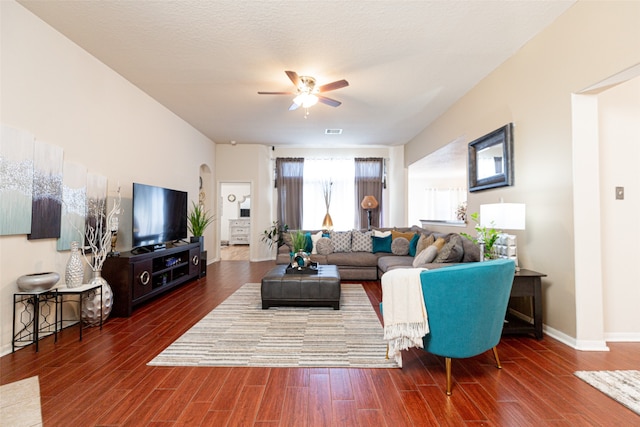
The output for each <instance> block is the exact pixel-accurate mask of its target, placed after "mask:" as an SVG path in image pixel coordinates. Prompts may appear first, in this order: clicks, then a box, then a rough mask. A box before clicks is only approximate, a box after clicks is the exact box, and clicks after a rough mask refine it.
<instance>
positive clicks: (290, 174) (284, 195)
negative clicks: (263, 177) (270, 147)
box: [276, 157, 304, 230]
mask: <svg viewBox="0 0 640 427" xmlns="http://www.w3.org/2000/svg"><path fill="white" fill-rule="evenodd" d="M303 172H304V159H303V158H282V157H278V158H277V159H276V188H277V194H278V213H277V214H278V221H279V222H280V224H281V225H284V224H286V225H288V226H289V229H291V230H299V229H300V228H302V183H303Z"/></svg>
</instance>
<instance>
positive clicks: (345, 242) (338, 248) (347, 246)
mask: <svg viewBox="0 0 640 427" xmlns="http://www.w3.org/2000/svg"><path fill="white" fill-rule="evenodd" d="M330 234H331V241H332V242H333V252H351V231H332V232H331V233H330Z"/></svg>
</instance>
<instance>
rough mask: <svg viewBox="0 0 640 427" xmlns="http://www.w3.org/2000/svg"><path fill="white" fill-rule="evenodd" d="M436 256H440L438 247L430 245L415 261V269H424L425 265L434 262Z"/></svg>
mask: <svg viewBox="0 0 640 427" xmlns="http://www.w3.org/2000/svg"><path fill="white" fill-rule="evenodd" d="M436 256H438V247H437V246H436V245H429V246H428V247H426V248H424V250H423V251H422V252H420V253H419V254H418V255H417V256H416V257H415V258H414V259H413V264H412V265H413V267H415V268H418V267H422V266H423V265H424V264H428V263H430V262H433V260H434V259H436Z"/></svg>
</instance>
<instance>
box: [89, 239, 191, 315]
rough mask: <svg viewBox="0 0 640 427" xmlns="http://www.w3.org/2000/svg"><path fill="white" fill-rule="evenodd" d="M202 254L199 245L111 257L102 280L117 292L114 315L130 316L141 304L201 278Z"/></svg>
mask: <svg viewBox="0 0 640 427" xmlns="http://www.w3.org/2000/svg"><path fill="white" fill-rule="evenodd" d="M200 252H201V250H200V243H199V242H198V243H188V244H187V243H185V244H183V245H175V246H167V248H166V249H162V250H158V251H155V252H148V253H140V254H134V253H131V252H122V253H120V256H116V257H109V258H107V259H106V260H105V262H104V266H103V267H102V277H104V278H105V279H106V280H107V282H108V283H109V285H110V286H111V289H112V290H113V308H112V310H111V316H113V317H129V316H131V312H132V311H133V309H134V307H136V306H137V305H139V304H141V303H143V302H145V301H147V300H149V299H151V298H153V297H155V296H157V295H160V294H162V293H164V292H167V291H169V290H170V289H172V288H175V287H176V286H178V285H181V284H183V283H185V282H188V281H190V280H193V279H197V278H198V277H200V273H201V266H200Z"/></svg>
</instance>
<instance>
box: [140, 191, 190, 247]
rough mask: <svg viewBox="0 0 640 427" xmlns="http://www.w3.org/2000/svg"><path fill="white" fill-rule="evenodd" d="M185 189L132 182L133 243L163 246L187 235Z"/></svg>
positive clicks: (144, 245) (141, 245)
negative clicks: (179, 189)
mask: <svg viewBox="0 0 640 427" xmlns="http://www.w3.org/2000/svg"><path fill="white" fill-rule="evenodd" d="M187 196H188V193H187V192H186V191H178V190H171V189H169V188H162V187H154V186H152V185H145V184H139V183H137V182H134V183H133V207H132V212H133V221H132V224H133V227H132V228H133V239H132V242H133V246H134V248H138V247H155V248H160V247H164V245H165V244H166V243H167V242H174V241H178V240H181V239H184V238H186V237H187Z"/></svg>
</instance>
